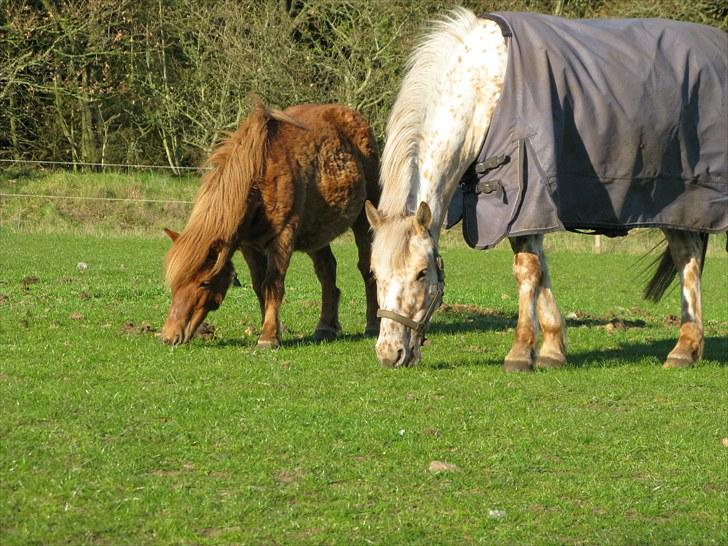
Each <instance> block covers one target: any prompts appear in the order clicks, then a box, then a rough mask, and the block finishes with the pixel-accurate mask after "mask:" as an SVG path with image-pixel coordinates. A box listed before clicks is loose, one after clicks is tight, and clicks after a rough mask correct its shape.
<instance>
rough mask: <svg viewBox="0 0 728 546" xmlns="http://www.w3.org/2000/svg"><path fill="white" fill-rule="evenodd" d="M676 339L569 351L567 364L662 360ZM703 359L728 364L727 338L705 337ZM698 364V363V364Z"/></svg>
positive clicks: (585, 365) (582, 365)
mask: <svg viewBox="0 0 728 546" xmlns="http://www.w3.org/2000/svg"><path fill="white" fill-rule="evenodd" d="M676 341H677V339H657V340H654V341H644V342H634V343H623V344H621V345H620V347H619V348H618V349H604V350H591V351H584V352H581V353H569V354H568V355H567V358H568V365H569V366H571V367H572V368H592V367H600V368H601V367H616V366H621V365H624V364H625V363H627V364H629V363H630V362H632V361H635V360H639V359H642V358H650V357H652V358H655V359H657V360H658V361H659V362H660V365H662V362H663V361H664V360H665V358H666V357H667V355H668V353H669V352H670V351H671V350H672V348H673V347H674V346H675V342H676ZM703 360H712V361H714V362H717V363H718V365H719V366H728V338H725V337H706V338H705V351H704V353H703ZM699 365H700V364H698V366H699Z"/></svg>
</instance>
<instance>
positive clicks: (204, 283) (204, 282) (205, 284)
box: [200, 281, 212, 289]
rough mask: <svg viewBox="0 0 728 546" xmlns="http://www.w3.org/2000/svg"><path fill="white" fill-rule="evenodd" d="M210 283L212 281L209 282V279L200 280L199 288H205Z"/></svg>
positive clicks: (208, 286)
mask: <svg viewBox="0 0 728 546" xmlns="http://www.w3.org/2000/svg"><path fill="white" fill-rule="evenodd" d="M211 285H212V283H211V282H210V281H202V282H201V283H200V288H205V289H207V288H210V286H211Z"/></svg>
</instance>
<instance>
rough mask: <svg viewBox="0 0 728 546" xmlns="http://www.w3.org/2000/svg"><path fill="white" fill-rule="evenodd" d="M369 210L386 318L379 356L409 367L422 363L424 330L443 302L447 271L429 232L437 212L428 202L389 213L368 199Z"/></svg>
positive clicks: (389, 363)
mask: <svg viewBox="0 0 728 546" xmlns="http://www.w3.org/2000/svg"><path fill="white" fill-rule="evenodd" d="M366 214H367V218H368V219H369V223H370V224H371V226H372V229H373V230H374V243H373V245H372V273H373V274H374V276H375V278H376V281H377V299H378V302H379V312H378V316H379V317H380V318H381V319H382V321H381V326H380V328H379V339H377V344H376V351H377V357H378V358H379V362H380V363H381V364H382V365H383V366H386V367H393V368H396V367H400V366H410V365H413V364H416V363H417V362H419V360H420V358H421V355H420V349H421V347H422V344H423V342H424V340H425V331H426V329H427V326H428V325H429V323H430V319H431V318H432V314H433V313H434V312H435V310H436V309H437V307H438V306H439V305H440V304H441V303H442V294H443V288H444V270H443V264H442V258H441V257H440V255H439V253H438V252H437V244H436V243H435V240H434V239H433V237H432V234H431V233H430V231H429V230H430V226H431V224H432V213H431V211H430V207H429V206H428V205H427V203H424V202H423V203H420V206H419V207H418V209H417V212H416V213H415V214H414V215H410V216H397V217H387V216H384V215H383V214H382V213H380V212H379V211H378V210H377V209H376V208H375V207H374V206H373V205H372V204H371V203H370V202H367V203H366Z"/></svg>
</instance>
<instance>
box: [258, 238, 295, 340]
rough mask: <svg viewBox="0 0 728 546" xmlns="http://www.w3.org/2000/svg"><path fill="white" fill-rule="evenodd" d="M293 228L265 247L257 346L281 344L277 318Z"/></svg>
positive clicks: (288, 262) (291, 247)
mask: <svg viewBox="0 0 728 546" xmlns="http://www.w3.org/2000/svg"><path fill="white" fill-rule="evenodd" d="M293 235H294V229H293V227H291V226H288V227H286V228H285V229H284V230H283V231H282V232H281V233H280V234H279V235H278V236H277V237H276V238H275V239H274V240H273V242H271V243H270V245H269V246H268V248H267V249H266V251H267V255H268V264H267V266H266V271H265V278H264V279H263V282H262V283H261V292H262V293H263V328H262V331H261V334H260V337H259V338H258V347H259V348H263V349H275V348H277V347H280V345H281V323H280V318H279V316H280V315H279V313H280V308H281V302H282V301H283V294H284V291H285V290H284V281H285V278H286V271H287V270H288V265H289V264H290V262H291V254H292V253H293Z"/></svg>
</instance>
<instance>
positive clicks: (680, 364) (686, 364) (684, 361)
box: [662, 357, 694, 370]
mask: <svg viewBox="0 0 728 546" xmlns="http://www.w3.org/2000/svg"><path fill="white" fill-rule="evenodd" d="M693 364H694V362H693V361H692V360H690V359H689V358H675V357H667V360H666V361H665V363H664V364H663V365H662V367H663V368H665V369H666V370H667V369H671V368H692V367H693Z"/></svg>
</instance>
